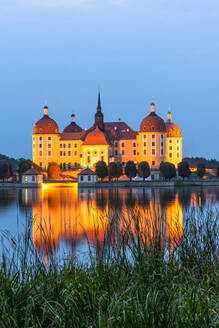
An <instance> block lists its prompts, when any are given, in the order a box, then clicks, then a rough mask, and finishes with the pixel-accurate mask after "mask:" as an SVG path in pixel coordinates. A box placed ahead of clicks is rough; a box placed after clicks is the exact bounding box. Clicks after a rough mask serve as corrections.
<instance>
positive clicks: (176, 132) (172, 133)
mask: <svg viewBox="0 0 219 328" xmlns="http://www.w3.org/2000/svg"><path fill="white" fill-rule="evenodd" d="M166 130H167V137H181V136H182V134H181V129H180V128H179V126H178V125H176V124H175V123H173V122H172V121H171V122H167V123H166Z"/></svg>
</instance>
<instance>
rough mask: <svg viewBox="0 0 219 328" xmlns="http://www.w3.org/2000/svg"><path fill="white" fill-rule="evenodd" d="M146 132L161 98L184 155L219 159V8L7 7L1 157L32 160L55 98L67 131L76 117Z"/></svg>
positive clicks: (1, 15) (143, 1) (10, 1)
mask: <svg viewBox="0 0 219 328" xmlns="http://www.w3.org/2000/svg"><path fill="white" fill-rule="evenodd" d="M98 87H100V89H101V97H102V109H103V113H104V117H105V120H106V121H117V120H118V118H122V120H124V121H125V122H127V123H128V124H129V125H130V126H131V127H132V128H134V129H136V130H139V126H140V122H141V120H142V119H143V118H144V117H145V116H146V115H148V113H149V108H150V103H151V101H152V98H154V102H155V104H156V112H157V114H159V115H160V116H162V117H163V118H165V120H166V115H167V111H168V107H169V105H170V106H171V109H172V117H173V121H174V122H175V123H177V124H178V125H179V126H180V127H181V129H182V134H183V157H186V156H203V157H207V158H216V159H218V160H219V147H218V140H219V129H218V122H219V1H218V0H207V1H206V0H0V106H1V121H0V122H1V128H0V137H1V147H0V153H2V154H6V155H9V156H12V157H29V158H30V157H31V142H32V137H31V134H32V130H33V125H34V123H35V122H36V121H37V120H38V119H40V118H41V117H42V114H43V111H42V107H43V105H44V103H45V100H46V101H47V103H48V107H49V114H50V116H51V117H52V118H53V119H55V120H56V121H57V123H58V125H59V130H60V132H61V131H62V130H63V128H64V127H65V126H66V125H67V124H69V121H70V115H71V113H72V111H73V110H74V113H75V114H76V119H77V122H78V124H79V125H80V126H82V127H83V128H85V127H87V128H88V127H90V126H91V125H92V124H93V121H94V114H95V111H96V107H97V92H98Z"/></svg>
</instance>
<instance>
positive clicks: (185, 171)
mask: <svg viewBox="0 0 219 328" xmlns="http://www.w3.org/2000/svg"><path fill="white" fill-rule="evenodd" d="M178 173H179V176H180V177H182V178H183V181H184V178H187V177H189V176H190V175H191V171H190V168H189V163H188V162H186V161H183V162H181V163H179V164H178Z"/></svg>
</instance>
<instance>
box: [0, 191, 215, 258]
mask: <svg viewBox="0 0 219 328" xmlns="http://www.w3.org/2000/svg"><path fill="white" fill-rule="evenodd" d="M210 203H211V204H212V203H219V190H218V189H217V188H189V187H188V188H178V189H173V188H160V189H158V188H138V189H119V190H118V189H93V190H91V189H81V190H77V189H64V188H63V189H50V188H48V189H42V190H38V189H21V190H12V189H5V190H0V229H2V227H3V226H4V225H5V226H4V229H8V230H9V231H10V226H8V223H7V218H6V217H5V216H4V215H5V209H6V208H7V209H8V208H10V207H12V205H15V206H17V204H18V206H19V210H20V212H21V215H23V216H24V215H25V213H26V211H29V213H31V216H32V217H33V241H34V246H35V248H36V249H37V250H38V251H39V252H41V253H42V254H44V256H45V260H46V261H47V260H48V256H49V254H50V253H56V251H58V250H59V248H60V245H61V244H62V245H64V247H67V248H68V249H70V250H71V253H72V254H76V253H77V250H78V248H80V249H81V250H83V249H85V247H87V243H88V241H89V242H90V243H91V244H92V245H93V246H94V248H95V249H96V253H97V255H99V256H100V255H101V247H102V246H101V245H102V243H103V241H104V242H106V241H109V239H107V238H106V237H107V234H108V235H110V241H109V243H114V244H117V243H119V242H120V240H121V236H122V238H123V242H124V238H125V237H124V236H125V233H124V232H125V231H126V230H127V227H128V229H129V230H130V231H131V232H132V233H133V235H135V233H136V231H137V230H136V229H138V231H140V232H142V235H147V237H148V242H149V241H150V240H153V239H154V238H155V237H156V236H157V235H160V236H161V238H162V242H163V243H165V241H166V240H167V239H169V240H170V241H171V242H172V244H175V243H177V242H178V241H179V240H180V238H181V236H182V232H183V216H185V215H184V213H185V211H186V210H187V209H189V208H194V207H199V208H200V209H201V210H203V209H204V208H205V207H206V206H207V205H208V204H210ZM22 213H23V214H22ZM133 215H134V217H135V218H134V220H133V219H132V217H133ZM137 218H140V219H139V221H138V220H137ZM137 221H138V222H137ZM128 238H129V236H128V235H127V242H128ZM146 244H147V242H146Z"/></svg>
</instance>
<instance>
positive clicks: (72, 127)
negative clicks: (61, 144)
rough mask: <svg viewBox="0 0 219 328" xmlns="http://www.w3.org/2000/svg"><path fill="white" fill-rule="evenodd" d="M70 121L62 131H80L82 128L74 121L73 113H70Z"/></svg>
mask: <svg viewBox="0 0 219 328" xmlns="http://www.w3.org/2000/svg"><path fill="white" fill-rule="evenodd" d="M71 119H72V121H71V123H70V124H69V125H68V126H66V127H65V128H64V130H63V132H67V133H71V132H82V128H81V127H80V126H79V125H77V124H76V123H75V114H72V115H71Z"/></svg>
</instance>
